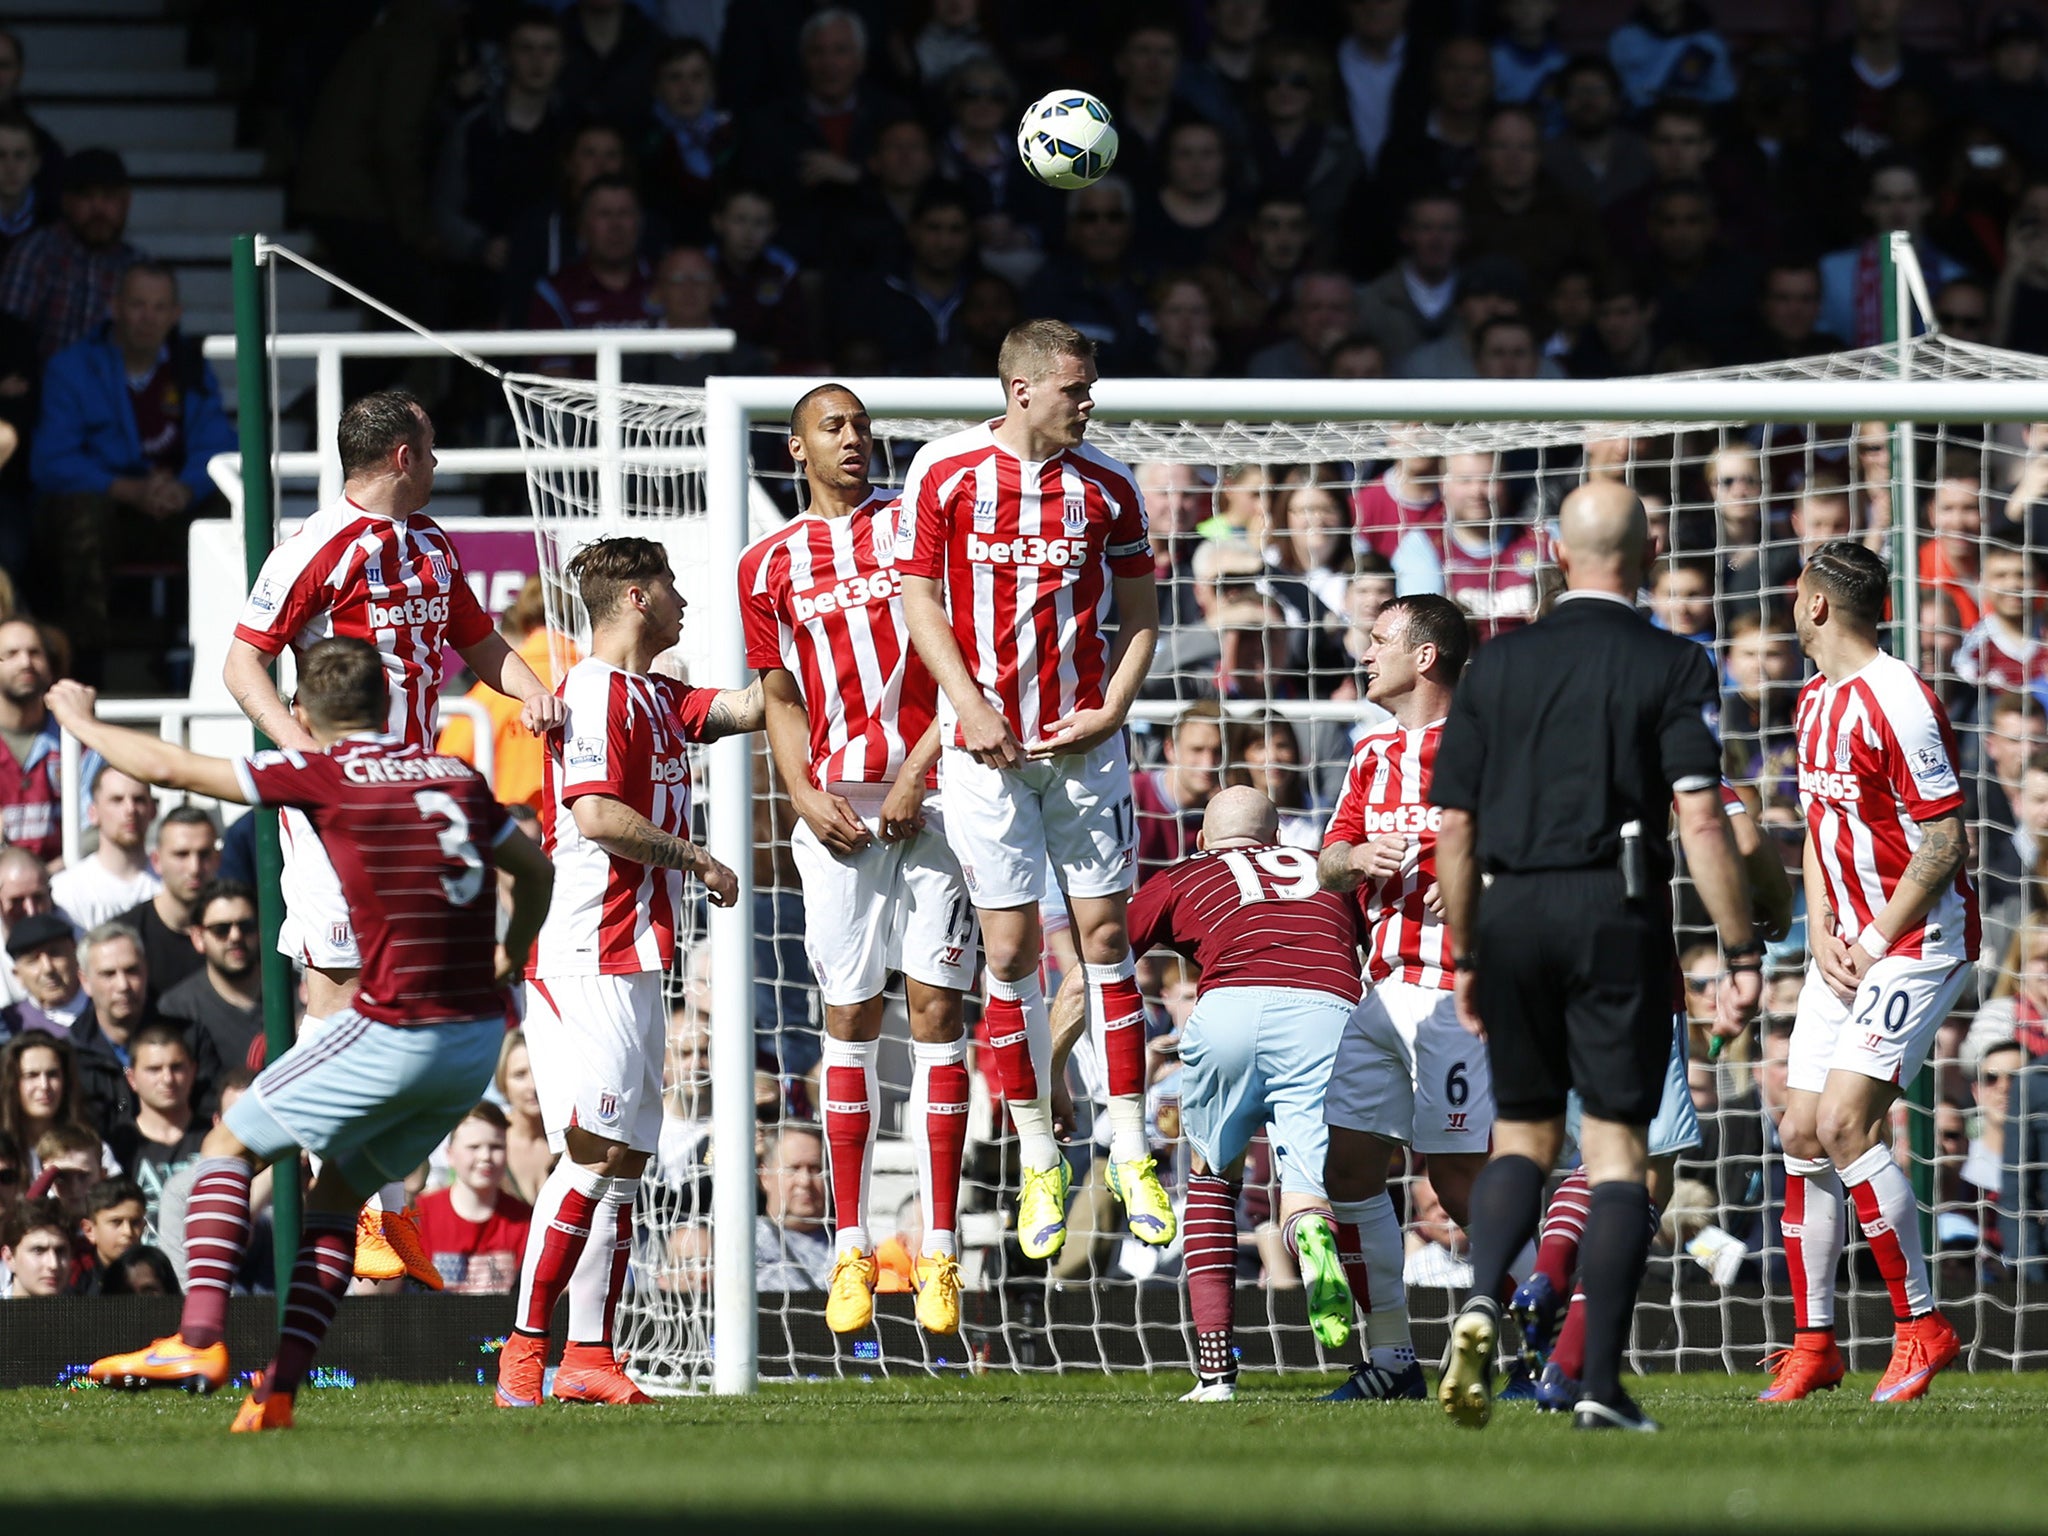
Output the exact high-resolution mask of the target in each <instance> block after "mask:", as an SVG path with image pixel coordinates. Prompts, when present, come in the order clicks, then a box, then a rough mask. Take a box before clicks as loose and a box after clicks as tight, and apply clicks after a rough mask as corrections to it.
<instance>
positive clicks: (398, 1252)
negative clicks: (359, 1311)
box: [356, 1205, 447, 1291]
mask: <svg viewBox="0 0 2048 1536" xmlns="http://www.w3.org/2000/svg"><path fill="white" fill-rule="evenodd" d="M356 1275H357V1277H358V1278H360V1279H364V1280H396V1279H398V1278H399V1277H400V1276H403V1275H410V1276H412V1277H413V1279H415V1280H417V1281H419V1283H420V1284H421V1285H424V1286H425V1287H426V1288H427V1289H428V1290H430V1291H438V1290H440V1289H441V1288H442V1286H443V1285H445V1284H446V1283H447V1282H446V1281H444V1280H443V1279H442V1278H441V1271H439V1270H438V1269H436V1268H434V1260H433V1257H432V1256H431V1255H430V1254H429V1253H428V1252H427V1245H426V1244H425V1243H423V1242H421V1241H420V1229H419V1225H418V1223H417V1222H415V1221H414V1220H413V1213H412V1212H411V1211H410V1210H405V1211H379V1210H375V1209H373V1208H372V1207H370V1206H367V1205H366V1206H364V1207H363V1208H362V1210H361V1211H360V1212H358V1213H357V1215H356Z"/></svg>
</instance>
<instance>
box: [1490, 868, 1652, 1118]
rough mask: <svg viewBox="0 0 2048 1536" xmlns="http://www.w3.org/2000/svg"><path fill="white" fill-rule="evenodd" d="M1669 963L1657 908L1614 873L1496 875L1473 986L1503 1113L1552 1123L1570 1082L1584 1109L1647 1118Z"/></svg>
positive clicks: (1596, 1113) (1600, 1115)
mask: <svg viewBox="0 0 2048 1536" xmlns="http://www.w3.org/2000/svg"><path fill="white" fill-rule="evenodd" d="M1676 969H1677V959H1676V955H1675V953H1674V949H1673V944H1672V939H1671V922H1670V917H1669V915H1668V914H1667V913H1666V912H1665V911H1664V909H1663V904H1662V903H1661V902H1659V903H1656V904H1654V905H1650V906H1645V905H1644V904H1643V903H1641V902H1630V901H1628V900H1627V899H1626V897H1625V895H1624V892H1623V886H1622V878H1621V872H1620V871H1619V870H1610V869H1595V870H1549V871H1545V872H1542V873H1539V874H1526V875H1508V874H1499V875H1495V876H1494V877H1493V881H1492V883H1491V884H1490V885H1489V886H1488V887H1487V888H1486V889H1485V890H1484V892H1483V893H1482V894H1481V896H1480V898H1479V969H1478V972H1477V974H1476V976H1475V977H1474V982H1473V985H1474V995H1475V1001H1476V1002H1477V1003H1478V1005H1479V1016H1480V1018H1481V1019H1482V1020H1484V1021H1485V1024H1486V1040H1487V1054H1488V1057H1489V1058H1490V1060H1491V1062H1492V1066H1493V1094H1494V1102H1495V1107H1496V1109H1497V1111H1498V1113H1499V1115H1500V1118H1502V1119H1503V1120H1548V1119H1551V1118H1553V1117H1554V1116H1557V1115H1561V1114H1563V1113H1564V1109H1565V1094H1566V1092H1567V1091H1568V1090H1569V1089H1572V1088H1577V1089H1578V1090H1579V1096H1580V1098H1581V1099H1582V1100H1583V1102H1584V1104H1585V1108H1586V1112H1587V1113H1588V1114H1590V1115H1594V1116H1596V1117H1598V1118H1600V1119H1602V1120H1618V1121H1621V1122H1623V1123H1625V1124H1629V1125H1648V1124H1649V1123H1650V1121H1651V1120H1653V1119H1655V1118H1656V1114H1657V1104H1658V1101H1659V1100H1660V1099H1661V1098H1662V1097H1663V1093H1664V1078H1665V1068H1666V1065H1667V1064H1668V1063H1669V1061H1670V1058H1671V1012H1672V1002H1673V997H1672V989H1673V977H1674V974H1675V972H1676Z"/></svg>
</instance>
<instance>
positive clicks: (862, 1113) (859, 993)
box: [739, 384, 977, 1333]
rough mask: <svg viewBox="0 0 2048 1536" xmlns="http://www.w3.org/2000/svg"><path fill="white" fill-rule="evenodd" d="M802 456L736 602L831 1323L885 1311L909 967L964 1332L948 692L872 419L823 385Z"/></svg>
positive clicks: (803, 433) (925, 1146)
mask: <svg viewBox="0 0 2048 1536" xmlns="http://www.w3.org/2000/svg"><path fill="white" fill-rule="evenodd" d="M789 451H790V456H791V457H792V458H793V459H795V460H796V462H797V463H798V464H799V465H800V466H801V467H802V469H803V473H804V480H805V483H806V484H807V485H808V486H809V488H810V506H809V510H808V511H807V512H806V513H805V514H804V515H803V516H801V517H798V518H796V519H794V520H793V521H791V522H789V523H786V524H784V525H783V526H782V527H781V528H778V529H776V530H775V532H773V533H771V534H769V535H768V536H767V537H766V538H764V539H761V540H759V541H758V542H756V543H755V544H753V545H752V546H750V547H749V548H748V550H747V552H746V553H745V554H744V555H742V556H741V557H740V568H739V589H740V612H741V614H742V616H743V618H744V621H745V624H746V634H747V661H748V663H749V664H750V665H752V666H753V667H755V668H757V669H758V670H759V671H760V674H761V683H762V687H763V689H764V691H765V695H766V707H767V712H768V742H769V745H770V747H771V748H772V749H773V750H774V753H775V763H776V767H777V768H778V769H779V770H780V771H781V774H782V779H783V782H784V783H785V784H787V785H788V786H789V794H790V800H791V802H792V803H793V804H794V805H795V807H796V810H797V814H798V815H799V816H801V817H802V818H803V819H802V821H801V823H800V824H799V825H798V827H797V829H796V831H795V833H794V834H792V836H791V839H790V843H791V848H792V851H793V853H794V855H795V858H796V863H797V869H798V872H799V874H800V875H801V877H802V880H803V893H804V947H805V950H806V951H807V953H808V954H809V956H810V961H811V968H812V969H813V970H814V971H815V972H816V973H817V976H818V988H819V991H820V992H821V994H822V995H823V997H824V1001H825V1054H824V1061H823V1069H824V1071H823V1079H824V1080H823V1082H822V1084H821V1086H822V1088H823V1089H824V1094H823V1098H824V1104H825V1145H826V1148H827V1151H828V1153H829V1155H830V1160H831V1174H832V1197H833V1202H832V1203H833V1207H834V1209H835V1210H836V1212H837V1216H838V1230H837V1232H836V1234H835V1241H836V1247H837V1250H838V1252H837V1257H836V1259H835V1261H834V1263H833V1266H832V1284H831V1289H830V1292H829V1294H828V1295H827V1297H826V1301H825V1321H826V1322H827V1323H828V1324H829V1325H830V1326H831V1328H832V1329H833V1331H834V1332H836V1333H851V1332H853V1331H854V1330H855V1329H858V1328H864V1327H866V1326H867V1325H868V1323H869V1322H870V1320H872V1319H873V1317H874V1313H875V1301H874V1290H875V1280H876V1277H877V1270H876V1263H875V1253H874V1240H873V1233H872V1232H871V1231H870V1230H869V1224H868V1190H869V1161H870V1158H871V1155H872V1152H873V1148H874V1141H875V1128H876V1123H877V1121H878V1119H879V1106H878V1105H877V1104H876V1101H875V1055H876V1051H877V1050H878V1048H879V1042H880V1040H881V1036H882V988H883V984H884V983H885V982H886V981H887V979H888V973H889V972H891V971H900V972H901V973H902V974H903V978H904V993H905V998H906V1001H907V1002H908V1004H909V1011H910V1039H911V1043H910V1051H911V1059H912V1062H913V1067H912V1077H911V1087H910V1107H909V1111H908V1117H909V1129H910V1140H911V1145H912V1146H913V1147H915V1148H916V1150H917V1169H918V1194H919V1197H920V1201H921V1204H922V1207H923V1215H924V1243H923V1252H922V1254H921V1256H920V1257H919V1259H918V1261H917V1320H918V1322H919V1323H920V1324H922V1325H923V1326H924V1327H925V1328H926V1329H927V1330H929V1331H930V1332H933V1333H957V1332H958V1331H959V1329H960V1265H959V1247H958V1241H957V1239H956V1237H955V1235H954V1234H955V1228H956V1226H957V1224H958V1220H959V1218H958V1214H957V1212H958V1208H959V1198H960V1159H961V1155H962V1152H963V1150H964V1148H965V1145H966V1133H967V1063H966V1047H965V1046H964V1045H963V1043H962V1041H961V1025H960V994H961V993H962V992H963V991H964V990H965V989H966V987H967V984H968V983H969V982H970V981H972V980H973V979H974V970H975V966H976V964H977V946H976V944H975V930H974V910H973V906H972V904H971V903H970V902H969V901H968V899H967V889H966V887H965V886H964V885H963V884H962V883H961V879H960V864H959V861H958V860H957V859H955V858H954V857H953V851H952V849H950V848H949V847H947V846H946V840H945V837H944V835H943V834H942V833H941V831H940V829H939V811H938V805H937V803H936V802H937V796H936V795H934V794H932V793H931V790H932V789H933V787H934V786H935V784H936V778H935V775H934V773H933V769H934V768H935V766H936V764H937V762H938V755H939V729H938V721H937V719H936V717H935V707H936V702H937V700H936V693H937V690H936V689H935V688H934V687H933V685H932V679H931V674H930V673H929V672H927V671H926V670H925V668H924V663H923V662H921V661H919V660H918V659H917V653H916V652H915V651H913V650H912V649H911V646H910V632H909V630H908V629H906V628H905V627H904V623H903V602H902V598H901V596H900V592H901V588H900V585H899V583H898V581H897V579H896V555H897V548H896V500H895V498H894V497H893V496H888V495H885V494H883V493H880V492H877V491H876V490H874V489H873V488H872V487H871V486H870V485H869V484H868V465H869V463H870V461H871V459H872V457H873V453H874V438H873V434H872V431H871V429H870V427H869V423H868V413H867V409H866V407H864V406H863V405H862V404H861V403H860V400H859V398H858V397H857V396H855V395H854V394H853V392H852V391H850V390H848V389H846V388H845V387H843V386H841V385H838V384H821V385H819V386H818V388H816V389H814V390H812V391H811V392H810V393H809V394H807V395H805V396H804V397H803V398H802V399H801V400H799V401H797V403H796V408H795V410H794V411H792V412H791V414H790V420H789Z"/></svg>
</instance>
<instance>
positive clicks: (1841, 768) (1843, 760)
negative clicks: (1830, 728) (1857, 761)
mask: <svg viewBox="0 0 2048 1536" xmlns="http://www.w3.org/2000/svg"><path fill="white" fill-rule="evenodd" d="M1849 750H1850V743H1849V738H1848V737H1847V736H1840V737H1837V738H1836V740H1835V772H1837V773H1847V772H1848V771H1849Z"/></svg>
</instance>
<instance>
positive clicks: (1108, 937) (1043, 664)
mask: <svg viewBox="0 0 2048 1536" xmlns="http://www.w3.org/2000/svg"><path fill="white" fill-rule="evenodd" d="M998 372H999V373H1000V375H1001V380H1002V385H1003V393H1004V408H1003V415H1002V417H1001V419H1000V420H997V421H992V422H986V423H984V424H982V425H981V426H977V427H971V428H969V429H968V430H966V431H964V432H956V433H953V434H952V435H951V436H949V437H942V438H939V439H938V440H936V441H935V442H930V443H927V444H926V445H925V446H924V447H923V448H921V449H919V450H918V453H917V457H916V458H914V459H912V460H911V463H910V473H909V475H908V477H907V478H906V480H905V482H904V486H903V503H902V509H901V514H900V517H899V524H898V535H897V543H898V545H899V546H900V548H901V551H902V552H901V553H900V554H899V556H898V558H897V569H898V570H900V571H901V572H902V573H903V613H904V617H905V618H906V619H907V620H908V621H909V624H910V635H911V640H912V642H913V643H914V644H915V645H916V647H917V653H918V655H919V656H921V657H922V658H923V659H924V663H925V665H926V667H927V668H929V669H930V671H931V674H932V676H933V678H934V679H936V680H937V682H938V685H939V688H940V689H941V691H942V694H943V696H942V697H941V699H940V700H939V729H940V732H941V739H942V740H943V741H944V743H945V745H944V747H943V749H942V751H941V753H940V757H939V799H940V804H941V806H942V807H943V809H944V811H945V818H946V840H947V842H949V843H950V844H952V847H953V852H954V853H955V854H956V855H958V857H959V860H960V873H961V875H962V876H963V877H964V878H965V880H966V882H967V889H968V892H969V894H970V896H971V897H972V898H973V901H974V906H975V910H976V911H977V913H978V914H979V915H980V918H981V942H982V948H983V950H984V952H985V953H986V956H987V962H988V973H989V982H988V1032H989V1043H990V1046H991V1048H992V1049H993V1051H994V1053H995V1058H996V1067H997V1072H998V1075H999V1078H1000V1080H1001V1083H1002V1087H1003V1097H1004V1098H1005V1100H1006V1101H1007V1102H1008V1104H1009V1108H1010V1114H1011V1117H1012V1118H1013V1119H1014V1120H1015V1122H1016V1126H1017V1138H1018V1142H1019V1144H1020V1154H1021V1159H1022V1163H1023V1169H1024V1178H1023V1188H1022V1191H1021V1194H1020V1197H1019V1200H1018V1206H1017V1241H1018V1244H1019V1246H1020V1247H1021V1248H1022V1249H1023V1251H1024V1253H1025V1255H1026V1256H1027V1257H1030V1258H1034V1259H1039V1258H1047V1257H1050V1256H1051V1255H1052V1254H1054V1253H1057V1252H1058V1251H1059V1249H1060V1246H1061V1244H1062V1243H1064V1242H1065V1241H1066V1232H1067V1229H1066V1202H1067V1189H1068V1185H1069V1183H1070V1181H1071V1178H1072V1173H1071V1170H1070V1169H1069V1168H1068V1166H1067V1162H1066V1159H1065V1158H1063V1157H1062V1156H1061V1155H1060V1151H1059V1147H1058V1145H1057V1144H1056V1143H1055V1142H1054V1140H1053V1130H1052V1107H1051V1100H1050V1097H1049V1096H1050V1094H1051V1091H1052V1083H1051V1080H1050V1079H1051V1057H1052V1023H1051V1019H1050V1017H1049V1015H1048V1013H1047V1010H1046V1003H1045V992H1044V989H1043V987H1042V985H1041V983H1040V981H1039V974H1038V972H1039V963H1040V960H1041V958H1042V955H1043V950H1044V935H1043V933H1042V932H1041V930H1040V928H1039V923H1038V903H1039V901H1040V899H1041V898H1042V897H1044V896H1045V894H1046V880H1047V867H1048V864H1049V865H1050V867H1051V871H1052V874H1053V876H1054V877H1055V878H1056V879H1057V880H1058V882H1059V884H1060V886H1061V888H1062V889H1063V890H1064V891H1065V893H1066V897H1067V906H1068V909H1069V911H1070V912H1071V913H1072V915H1073V924H1074V938H1075V941H1076V943H1077V946H1078V947H1079V949H1080V951H1081V959H1082V962H1083V964H1084V966H1085V968H1086V974H1087V977H1088V1001H1089V1008H1090V1012H1091V1014H1092V1016H1093V1023H1094V1027H1095V1029H1096V1030H1097V1031H1098V1032H1099V1033H1098V1035H1097V1048H1098V1053H1099V1055H1100V1057H1101V1059H1102V1062H1103V1066H1104V1072H1105V1074H1106V1075H1107V1077H1108V1080H1109V1083H1108V1086H1109V1122H1110V1154H1109V1155H1110V1167H1109V1183H1110V1188H1111V1189H1112V1190H1113V1191H1114V1192H1115V1193H1116V1195H1117V1197H1118V1198H1119V1199H1121V1200H1122V1201H1123V1203H1124V1209H1125V1212H1126V1215H1127V1216H1128V1218H1129V1221H1130V1228H1131V1233H1132V1235H1133V1236H1135V1237H1137V1238H1139V1239H1140V1240H1142V1241H1144V1242H1147V1243H1153V1244H1163V1243H1168V1242H1171V1241H1172V1239H1173V1231H1174V1217H1173V1207H1172V1205H1171V1204H1170V1203H1169V1202H1168V1200H1167V1198H1166V1191H1165V1190H1164V1189H1162V1188H1161V1187H1160V1183H1159V1175H1158V1171H1157V1169H1156V1168H1155V1167H1154V1166H1153V1161H1152V1158H1151V1155H1150V1153H1149V1152H1148V1151H1147V1148H1146V1142H1145V1010H1144V1004H1143V1003H1142V1002H1141V1001H1140V1000H1139V997H1138V987H1137V983H1136V982H1135V981H1134V980H1133V979H1132V978H1133V966H1132V964H1131V944H1130V936H1129V932H1128V930H1127V927H1126V924H1125V918H1124V908H1125V904H1126V903H1127V901H1128V900H1129V897H1130V889H1131V883H1132V880H1133V878H1134V877H1135V875H1136V870H1137V860H1136V850H1137V817H1136V813H1135V809H1134V807H1133V804H1132V800H1131V767H1130V759H1129V756H1128V755H1127V753H1126V751H1125V747H1124V734H1123V727H1124V716H1125V715H1126V714H1127V713H1128V712H1129V710H1130V707H1131V702H1132V700H1133V699H1135V698H1136V697H1137V694H1138V687H1139V684H1141V683H1142V682H1143V681H1144V679H1145V673H1146V669H1147V668H1149V667H1150V666H1151V664H1152V647H1153V644H1154V642H1155V641H1156V640H1157V639H1158V635H1159V594H1158V590H1157V588H1156V587H1155V586H1154V585H1153V582H1154V577H1153V572H1152V554H1151V548H1150V545H1149V543H1148V542H1147V538H1146V532H1145V507H1144V501H1143V499H1142V498H1141V497H1140V495H1139V494H1138V487H1137V482H1136V481H1135V480H1134V479H1133V478H1132V476H1131V473H1130V471H1129V470H1128V469H1126V468H1125V467H1124V466H1123V465H1122V464H1119V463H1118V462H1117V461H1116V460H1115V459H1112V458H1110V457H1109V456H1108V455H1106V454H1103V453H1098V452H1097V451H1096V450H1095V449H1093V448H1090V447H1088V446H1087V445H1086V444H1085V443H1084V442H1083V441H1082V437H1083V435H1084V434H1085V433H1086V432H1087V430H1088V414H1089V412H1090V411H1091V410H1093V409H1094V405H1095V402H1094V399H1093V398H1092V395H1091V393H1090V391H1091V390H1092V389H1093V387H1094V384H1095V379H1096V373H1095V344H1094V343H1093V342H1092V341H1090V340H1089V339H1088V338H1087V337H1086V336H1083V335H1082V334H1081V333H1080V332H1079V331H1077V330H1075V329H1074V328H1073V327H1072V326H1070V325H1066V324H1063V323H1062V322H1060V321H1057V320H1027V321H1025V322H1024V323H1023V324H1022V325H1019V326H1017V327H1015V328H1014V329H1012V330H1011V332H1010V334H1009V335H1008V336H1006V337H1004V338H1003V345H1002V350H1001V352H1000V354H999V356H998ZM1112 617H1114V620H1115V625H1116V633H1115V638H1114V640H1112V639H1111V638H1110V637H1109V635H1108V634H1107V633H1106V632H1105V631H1106V626H1107V625H1108V624H1109V622H1110V620H1111V619H1112Z"/></svg>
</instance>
